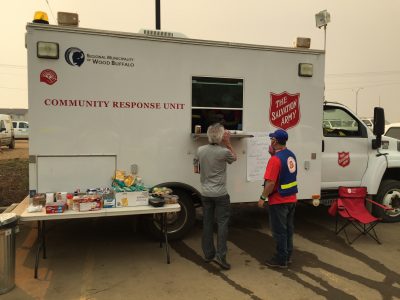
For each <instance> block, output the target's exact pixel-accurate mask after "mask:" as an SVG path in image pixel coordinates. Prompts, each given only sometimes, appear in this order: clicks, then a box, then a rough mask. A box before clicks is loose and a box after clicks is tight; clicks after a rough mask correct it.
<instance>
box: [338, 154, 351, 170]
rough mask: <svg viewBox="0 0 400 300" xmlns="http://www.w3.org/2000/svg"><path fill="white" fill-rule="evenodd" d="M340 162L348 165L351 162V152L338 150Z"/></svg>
mask: <svg viewBox="0 0 400 300" xmlns="http://www.w3.org/2000/svg"><path fill="white" fill-rule="evenodd" d="M338 164H339V166H341V167H343V168H344V167H347V166H348V165H349V164H350V152H338Z"/></svg>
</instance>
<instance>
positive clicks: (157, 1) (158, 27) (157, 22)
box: [156, 0, 161, 30]
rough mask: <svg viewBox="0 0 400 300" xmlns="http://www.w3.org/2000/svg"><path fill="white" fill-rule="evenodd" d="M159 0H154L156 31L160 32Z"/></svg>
mask: <svg viewBox="0 0 400 300" xmlns="http://www.w3.org/2000/svg"><path fill="white" fill-rule="evenodd" d="M160 1H161V0H156V29H157V30H161V5H160Z"/></svg>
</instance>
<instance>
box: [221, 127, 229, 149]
mask: <svg viewBox="0 0 400 300" xmlns="http://www.w3.org/2000/svg"><path fill="white" fill-rule="evenodd" d="M230 138H231V133H230V132H229V130H225V131H224V135H223V137H222V144H224V145H225V146H228V145H229V146H230V144H231V141H230Z"/></svg>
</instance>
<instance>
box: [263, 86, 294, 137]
mask: <svg viewBox="0 0 400 300" xmlns="http://www.w3.org/2000/svg"><path fill="white" fill-rule="evenodd" d="M270 98H271V101H270V107H269V121H270V122H271V124H272V125H273V126H275V127H278V128H281V129H283V130H287V129H289V128H292V127H295V126H296V125H297V124H298V123H299V121H300V106H299V99H300V93H297V94H289V93H288V92H283V93H281V94H274V93H271V95H270Z"/></svg>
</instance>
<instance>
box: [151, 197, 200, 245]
mask: <svg viewBox="0 0 400 300" xmlns="http://www.w3.org/2000/svg"><path fill="white" fill-rule="evenodd" d="M174 194H176V195H178V196H179V200H178V203H179V204H180V206H181V210H180V211H179V212H177V213H168V214H167V222H168V238H169V239H170V240H178V239H181V238H182V237H184V236H185V234H186V233H188V232H189V231H190V230H191V229H192V227H193V225H194V223H195V218H196V210H195V207H194V204H193V202H192V200H191V198H190V195H189V194H188V193H187V192H186V191H184V190H180V189H174ZM160 221H161V215H160V214H153V215H151V216H150V217H149V218H147V220H146V229H147V230H148V231H149V232H150V234H151V235H153V236H154V237H156V238H160V237H161V226H160V223H161V222H160Z"/></svg>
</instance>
